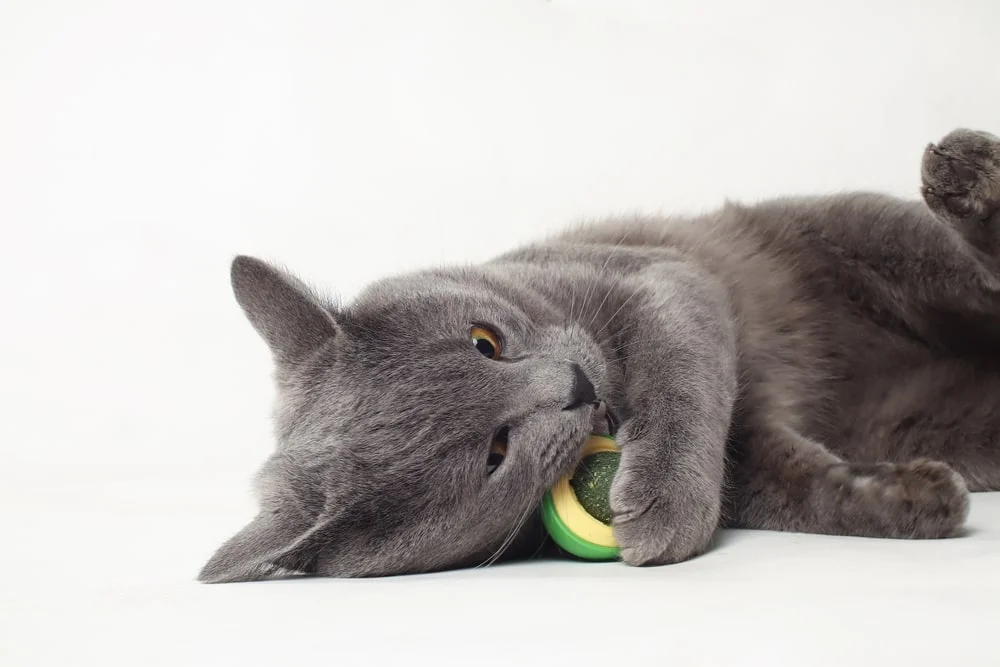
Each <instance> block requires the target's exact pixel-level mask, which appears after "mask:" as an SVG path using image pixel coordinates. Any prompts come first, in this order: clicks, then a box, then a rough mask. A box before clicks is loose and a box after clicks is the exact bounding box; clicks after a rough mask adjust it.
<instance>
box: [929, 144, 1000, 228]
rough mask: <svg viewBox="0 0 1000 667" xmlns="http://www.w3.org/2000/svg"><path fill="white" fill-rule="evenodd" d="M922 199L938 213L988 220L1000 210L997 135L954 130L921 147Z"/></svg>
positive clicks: (947, 216) (999, 165) (952, 216)
mask: <svg viewBox="0 0 1000 667" xmlns="http://www.w3.org/2000/svg"><path fill="white" fill-rule="evenodd" d="M921 175H922V179H923V187H922V189H921V191H922V193H923V196H924V201H926V202H927V205H928V206H929V207H930V208H931V210H932V211H934V212H935V213H937V214H938V215H940V216H943V217H945V218H949V219H957V220H960V221H979V222H987V221H990V220H991V219H993V218H994V217H996V216H997V215H998V214H1000V139H998V138H997V137H995V136H993V135H992V134H989V133H987V132H977V131H974V130H965V129H960V130H955V131H953V132H951V133H950V134H949V135H948V136H946V137H945V138H944V139H942V140H941V142H940V143H938V144H930V145H928V146H927V148H926V149H925V150H924V157H923V162H922V165H921Z"/></svg>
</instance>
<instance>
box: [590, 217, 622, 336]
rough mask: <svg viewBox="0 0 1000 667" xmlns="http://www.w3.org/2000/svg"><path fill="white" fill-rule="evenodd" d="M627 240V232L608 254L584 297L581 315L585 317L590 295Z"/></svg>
mask: <svg viewBox="0 0 1000 667" xmlns="http://www.w3.org/2000/svg"><path fill="white" fill-rule="evenodd" d="M627 238H628V232H625V234H624V235H623V236H622V237H621V238H620V239H619V240H618V243H616V244H615V247H614V248H612V249H611V252H609V253H608V258H607V259H605V260H604V264H602V265H601V270H600V271H598V272H597V273H595V274H594V279H593V280H591V281H590V286H589V287H588V288H587V291H586V292H585V293H584V295H583V300H582V301H581V302H580V315H583V309H584V308H586V307H587V299H589V298H590V293H591V292H592V291H593V289H594V287H596V286H597V280H598V278H600V277H601V275H603V274H604V269H606V268H608V264H610V263H611V258H612V257H614V256H615V253H616V252H618V249H619V248H621V247H622V244H623V243H625V239H627ZM598 310H600V309H598ZM588 326H589V325H588Z"/></svg>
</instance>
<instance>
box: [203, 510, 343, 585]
mask: <svg viewBox="0 0 1000 667" xmlns="http://www.w3.org/2000/svg"><path fill="white" fill-rule="evenodd" d="M332 529H333V521H332V520H329V519H320V520H319V521H317V522H315V523H312V524H303V523H302V522H301V520H297V517H290V516H287V515H284V514H282V513H278V512H268V511H265V512H261V513H260V514H258V515H257V517H256V518H254V520H253V521H251V522H250V523H249V524H247V525H246V526H245V527H244V528H243V530H241V531H240V532H238V533H236V535H234V536H233V537H231V538H230V539H229V540H228V541H227V542H226V543H225V544H223V545H222V546H221V547H219V549H218V550H217V551H216V552H215V554H214V555H213V556H212V558H211V559H209V561H208V563H206V564H205V567H203V568H202V570H201V572H200V573H199V574H198V579H199V581H203V582H205V583H209V584H218V583H227V582H235V581H256V580H259V579H266V578H269V577H275V576H281V575H291V574H301V573H307V572H310V571H311V570H312V566H313V561H314V559H315V557H316V554H317V553H318V552H319V551H320V550H321V548H322V545H323V544H325V543H326V542H328V541H329V539H330V535H329V533H330V532H331V531H332Z"/></svg>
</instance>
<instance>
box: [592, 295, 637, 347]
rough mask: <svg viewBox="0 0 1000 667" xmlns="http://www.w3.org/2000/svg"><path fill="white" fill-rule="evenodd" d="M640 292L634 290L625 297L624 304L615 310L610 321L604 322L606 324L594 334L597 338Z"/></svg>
mask: <svg viewBox="0 0 1000 667" xmlns="http://www.w3.org/2000/svg"><path fill="white" fill-rule="evenodd" d="M638 293H639V290H636V291H634V292H632V293H631V294H629V295H628V298H627V299H625V300H624V301H622V305H620V306H618V310H616V311H615V313H614V315H612V316H611V317H609V318H608V321H607V322H605V323H604V326H603V327H601V328H600V329H598V330H597V332H596V333H595V334H594V338H597V337H598V336H599V335H600V333H601V332H602V331H604V330H605V329H607V328H608V325H609V324H611V322H612V321H614V319H615V318H616V317H618V315H619V314H620V313H621V312H622V310H624V308H625V306H627V305H628V302H629V301H631V300H632V299H633V298H635V295H636V294H638Z"/></svg>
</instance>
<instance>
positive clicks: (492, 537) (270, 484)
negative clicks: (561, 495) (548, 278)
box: [200, 257, 608, 582]
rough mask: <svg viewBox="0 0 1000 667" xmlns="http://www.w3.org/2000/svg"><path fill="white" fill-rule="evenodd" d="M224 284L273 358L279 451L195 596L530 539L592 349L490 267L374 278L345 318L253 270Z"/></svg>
mask: <svg viewBox="0 0 1000 667" xmlns="http://www.w3.org/2000/svg"><path fill="white" fill-rule="evenodd" d="M232 281H233V289H234V292H235V294H236V299H237V301H238V302H239V304H240V305H241V306H242V308H243V310H244V312H245V313H246V315H247V317H248V319H249V320H250V323H251V324H252V325H253V327H254V328H255V329H256V330H257V332H258V333H259V334H260V335H261V337H262V338H263V339H264V341H265V342H266V343H267V345H268V346H269V347H270V349H271V352H272V354H273V356H274V359H275V365H276V380H277V388H278V397H277V405H276V410H275V430H276V436H277V447H276V451H275V452H274V454H273V455H272V456H271V458H270V459H269V460H268V461H267V462H266V463H265V464H264V466H263V468H262V469H261V471H260V473H259V474H258V477H257V483H256V491H257V496H258V501H259V504H260V513H259V514H258V516H257V517H256V518H255V519H254V520H253V521H252V522H251V523H250V524H248V525H247V526H246V527H244V528H243V530H241V531H240V532H239V533H237V534H236V535H235V536H234V537H233V538H231V539H230V540H229V541H228V542H226V543H225V544H224V545H223V546H222V547H220V549H219V550H218V551H217V552H216V554H215V555H214V556H213V557H212V558H211V560H210V561H209V562H208V564H207V565H205V567H204V569H203V570H202V572H201V575H200V578H201V579H202V580H203V581H210V582H219V581H239V580H252V579H260V578H264V577H268V576H273V575H275V574H281V573H290V572H300V573H315V574H322V575H332V576H375V575H388V574H400V573H408V572H424V571H431V570H438V569H444V568H449V567H460V566H467V565H474V564H477V563H479V562H482V561H485V560H487V559H489V558H490V557H491V556H492V555H494V554H496V553H497V552H498V551H499V550H501V549H502V548H504V543H505V541H507V540H508V539H509V538H516V539H513V543H518V542H530V539H527V538H525V531H524V529H523V526H524V524H525V521H526V520H527V518H528V517H530V516H531V515H532V513H533V510H534V509H535V508H536V507H537V505H538V503H539V501H540V499H541V497H542V495H543V494H544V492H545V490H546V489H547V488H549V487H550V486H551V485H552V484H553V483H554V482H555V481H556V480H557V479H558V478H559V477H560V476H562V475H563V474H565V473H566V472H567V471H568V470H569V469H571V468H572V466H573V464H574V463H575V461H576V459H577V457H578V455H579V451H580V447H581V445H582V443H583V442H584V440H585V439H586V437H587V434H588V433H589V431H590V430H591V425H592V422H593V420H594V418H595V394H596V396H597V397H599V396H601V395H602V393H603V392H604V391H605V390H606V386H607V382H608V378H607V370H606V366H605V362H604V359H603V356H602V354H601V351H600V348H599V347H598V345H597V344H596V343H595V342H594V341H593V339H592V338H591V337H590V336H589V335H588V334H586V333H585V332H584V331H583V330H582V329H580V328H579V327H577V326H569V325H567V324H566V322H565V314H564V313H561V312H559V311H558V310H556V309H555V308H554V307H553V306H552V305H551V304H549V303H548V302H547V301H545V300H544V299H542V298H541V297H540V296H538V295H537V293H535V292H534V291H532V290H530V289H527V288H526V287H523V286H522V284H523V282H524V281H519V280H517V276H513V275H510V274H505V273H503V272H502V271H500V270H499V269H497V268H478V269H460V270H450V271H434V272H425V273H420V274H414V275H410V276H404V277H400V278H394V279H390V280H385V281H382V282H378V283H376V284H374V285H372V286H371V287H369V288H368V289H367V290H365V291H364V292H363V293H362V294H361V295H360V296H359V297H358V299H357V300H356V301H355V302H354V303H353V304H352V305H351V306H350V307H348V308H343V309H338V308H335V307H334V306H332V305H331V304H329V303H326V302H325V301H323V300H322V299H320V298H319V297H318V296H317V295H316V294H314V293H313V292H312V291H310V290H309V289H308V288H307V287H306V286H305V285H303V284H302V283H301V282H299V281H298V280H296V279H295V278H293V277H291V276H290V275H288V274H286V273H285V272H283V271H280V270H278V269H276V268H274V267H272V266H270V265H268V264H266V263H264V262H261V261H259V260H256V259H252V258H248V257H239V258H237V259H236V260H235V261H234V262H233V266H232ZM590 383H592V384H593V389H590V388H589V385H590ZM497 442H505V443H506V447H505V448H504V447H501V446H498V445H497V444H496V443H497ZM504 449H505V450H506V451H505V454H504V455H503V456H501V452H503V450H504ZM519 527H521V530H520V531H519V530H518V529H519ZM529 537H530V536H529ZM537 545H538V534H537V532H536V533H535V541H534V543H533V544H531V545H530V548H532V549H533V548H534V547H536V546H537ZM515 546H516V544H515ZM521 546H522V547H525V546H527V545H521Z"/></svg>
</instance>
